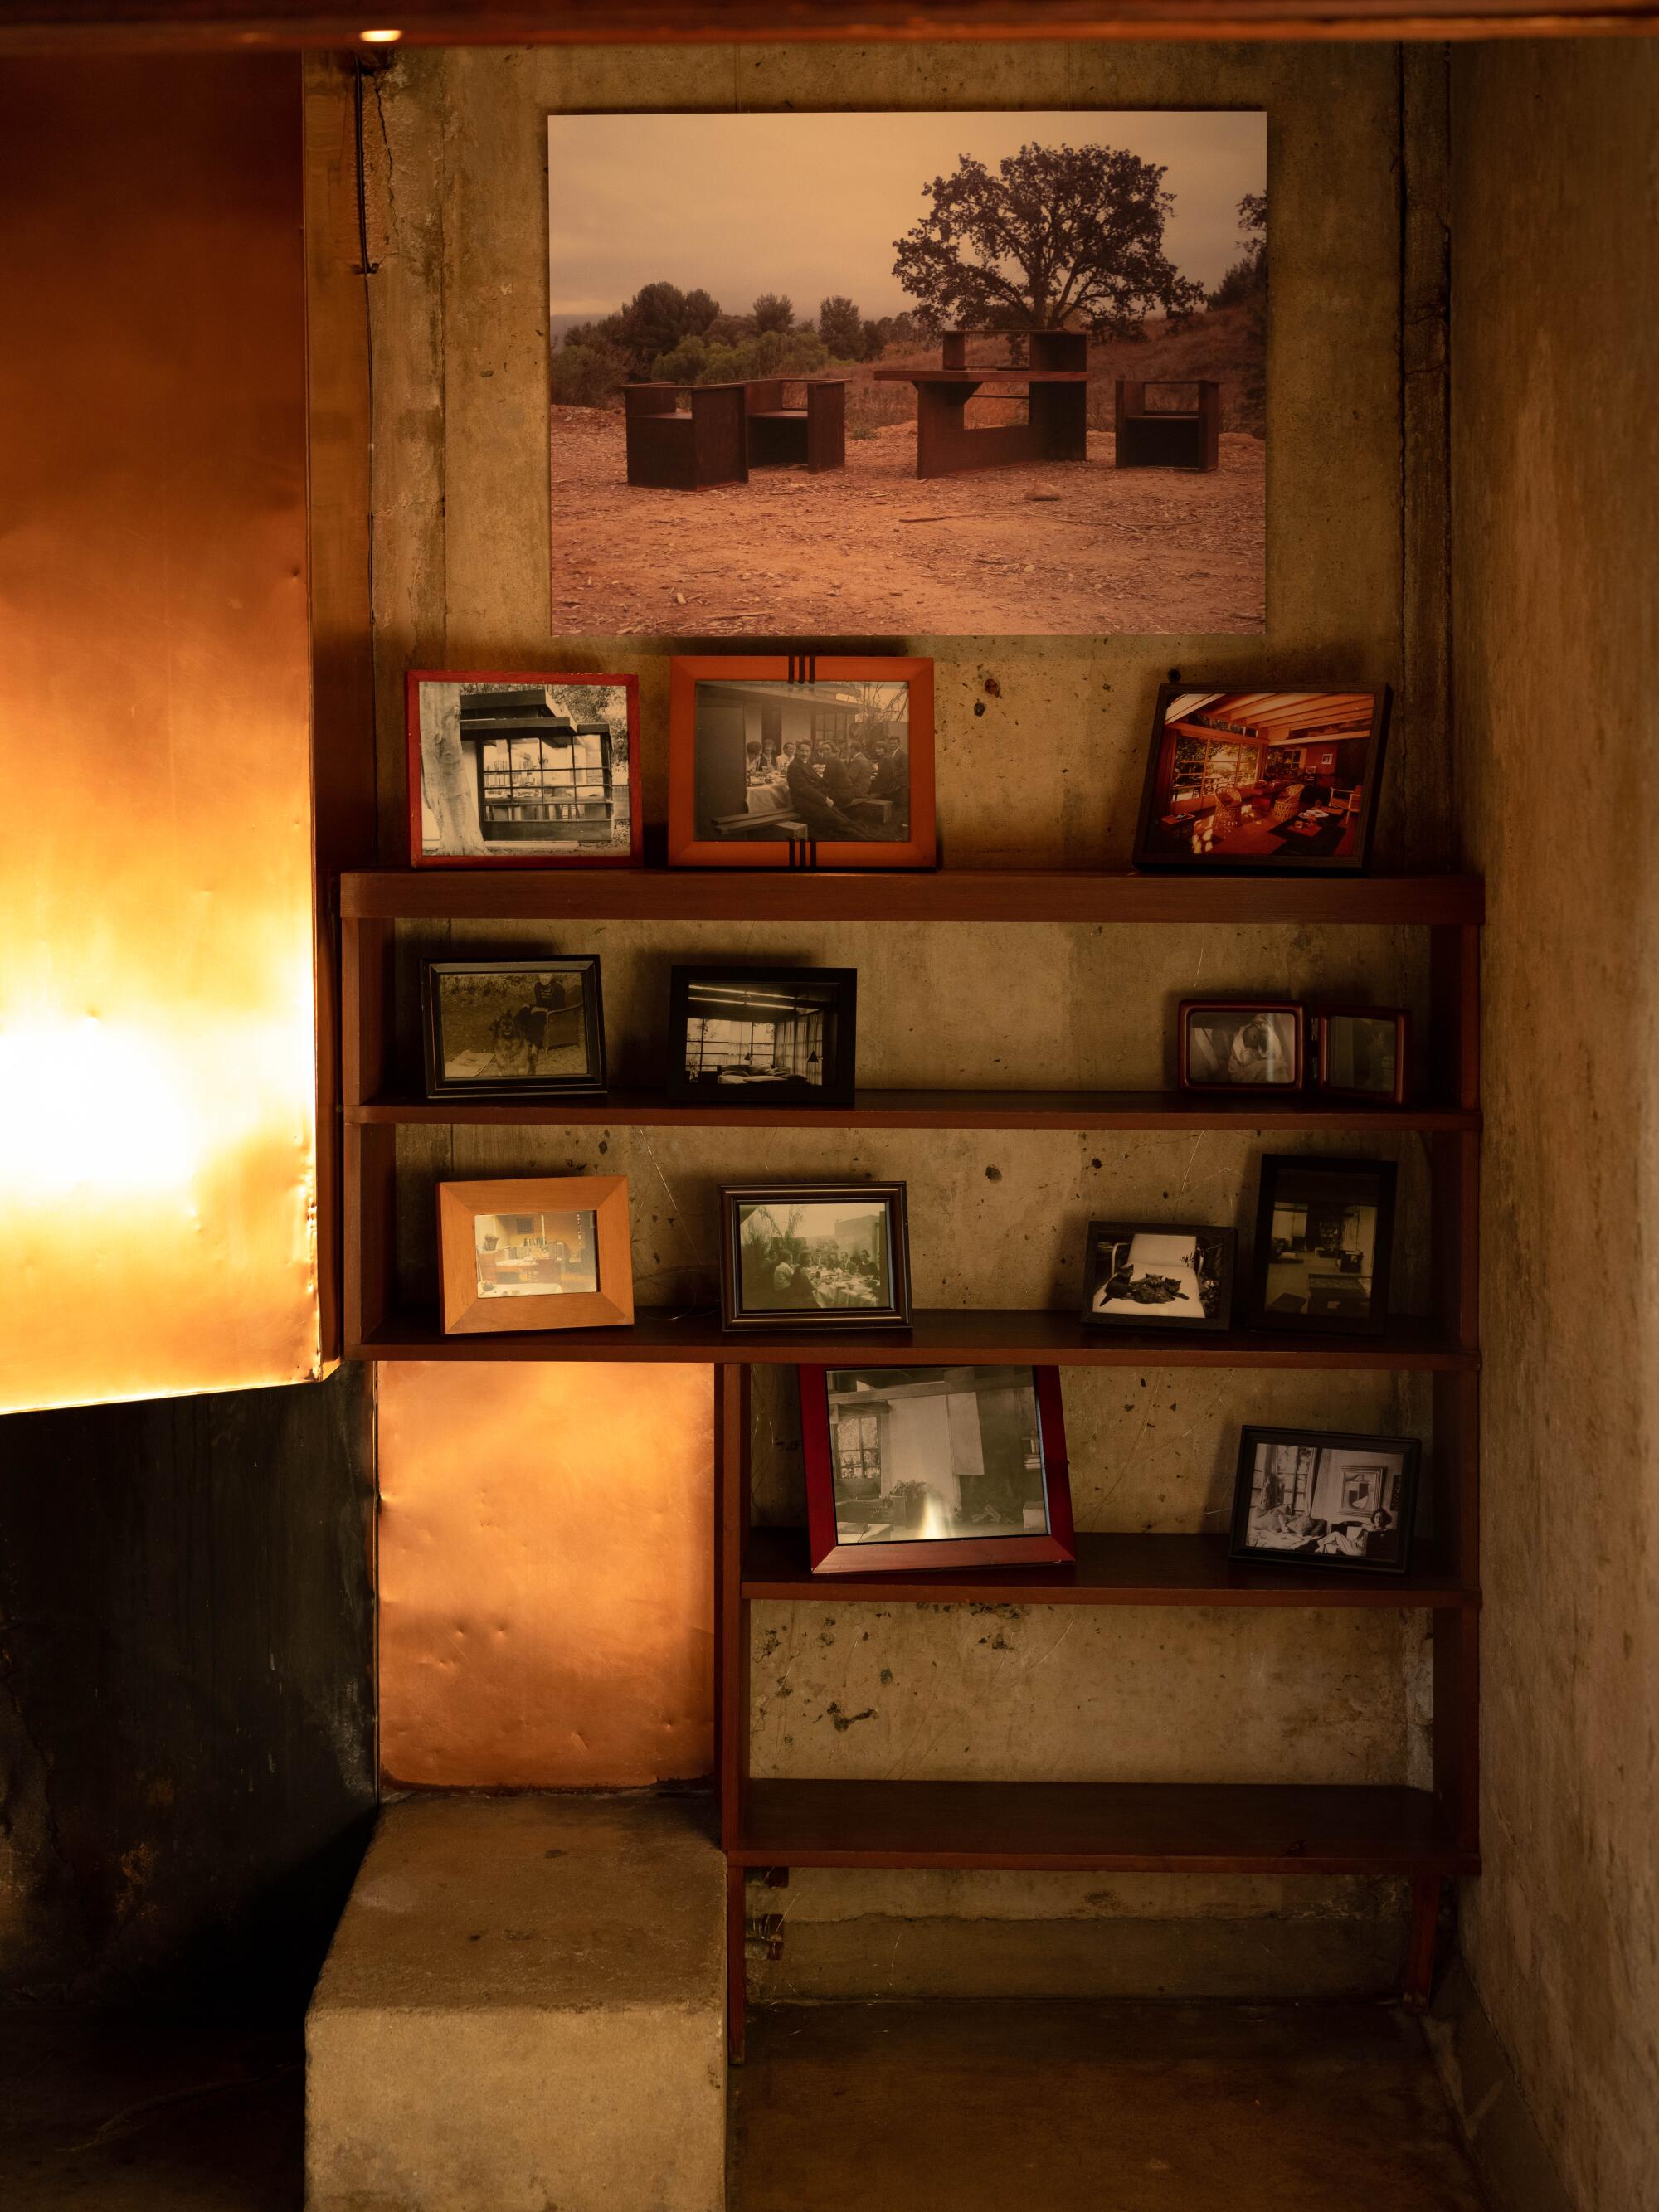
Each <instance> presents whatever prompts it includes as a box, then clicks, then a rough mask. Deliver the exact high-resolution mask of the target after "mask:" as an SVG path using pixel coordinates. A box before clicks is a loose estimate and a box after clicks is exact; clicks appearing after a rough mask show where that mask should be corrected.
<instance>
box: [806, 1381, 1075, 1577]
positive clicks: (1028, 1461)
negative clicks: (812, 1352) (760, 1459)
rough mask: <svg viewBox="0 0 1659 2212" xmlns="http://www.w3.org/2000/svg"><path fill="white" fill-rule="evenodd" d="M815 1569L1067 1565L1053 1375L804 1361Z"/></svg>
mask: <svg viewBox="0 0 1659 2212" xmlns="http://www.w3.org/2000/svg"><path fill="white" fill-rule="evenodd" d="M799 1381H800V1419H801V1441H802V1446H803V1449H804V1453H805V1462H806V1518H807V1533H808V1536H809V1539H810V1541H811V1554H812V1571H813V1573H814V1574H817V1575H855V1574H860V1573H863V1574H891V1573H892V1572H893V1571H895V1569H897V1570H898V1571H901V1572H905V1573H908V1572H910V1571H913V1570H919V1571H924V1572H925V1571H927V1570H928V1569H930V1568H939V1567H973V1566H991V1565H997V1566H1010V1565H1013V1566H1018V1565H1027V1566H1052V1565H1059V1564H1063V1563H1065V1562H1067V1561H1071V1560H1073V1559H1075V1558H1076V1556H1077V1543H1076V1539H1075V1538H1074V1536H1073V1533H1072V1493H1071V1489H1070V1486H1069V1484H1068V1482H1067V1480H1066V1424H1065V1420H1064V1418H1063V1416H1062V1413H1061V1410H1060V1370H1059V1369H1058V1368H1056V1367H803V1368H801V1369H799Z"/></svg>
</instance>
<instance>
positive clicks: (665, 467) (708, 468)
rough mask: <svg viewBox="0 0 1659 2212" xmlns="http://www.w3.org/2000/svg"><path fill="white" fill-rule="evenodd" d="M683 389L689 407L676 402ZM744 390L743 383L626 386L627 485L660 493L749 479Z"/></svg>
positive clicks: (624, 390) (624, 398)
mask: <svg viewBox="0 0 1659 2212" xmlns="http://www.w3.org/2000/svg"><path fill="white" fill-rule="evenodd" d="M682 391H684V392H686V393H687V396H688V398H689V400H690V405H689V406H685V407H682V406H681V405H680V404H679V401H680V394H681V392H682ZM744 392H745V386H743V385H741V384H694V385H691V386H682V385H678V384H625V385H624V386H623V420H624V422H625V423H626V425H627V437H628V481H629V483H631V484H642V485H648V486H650V487H651V488H653V489H656V490H660V491H698V490H701V489H702V487H703V486H704V485H705V484H722V483H748V481H749V441H748V434H747V426H746V422H745V420H744Z"/></svg>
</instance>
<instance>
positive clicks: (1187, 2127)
mask: <svg viewBox="0 0 1659 2212" xmlns="http://www.w3.org/2000/svg"><path fill="white" fill-rule="evenodd" d="M0 2081H3V2083H4V2085H5V2086H4V2089H3V2093H0V2205H4V2206H6V2207H7V2208H8V2212H10V2208H14V2207H15V2212H94V2208H95V2212H300V2207H301V2202H302V2198H303V2189H302V2185H301V2099H302V2094H303V2073H302V2070H301V2057H300V2051H299V2045H298V2039H297V2036H295V2035H290V2034H288V2033H280V2034H276V2033H250V2032H248V2031H246V2030H241V2031H233V2030H225V2031H215V2030H210V2029H204V2028H202V2027H177V2026H174V2025H171V2024H167V2023H162V2022H156V2021H142V2022H137V2023H135V2022H132V2021H119V2020H104V2021H90V2022H88V2021H83V2020H77V2019H70V2018H64V2017H60V2016H55V2015H41V2014H38V2013H32V2012H13V2013H9V2014H0ZM733 2082H734V2087H733V2100H732V2130H733V2132H732V2147H733V2161H732V2162H733V2166H734V2169H735V2174H736V2179H735V2182H734V2185H733V2189H732V2207H733V2212H843V2208H845V2212H854V2208H856V2212H886V2208H888V2207H892V2208H898V2207H901V2206H902V2207H903V2208H904V2212H992V2208H995V2212H1006V2207H1007V2206H1008V2205H1009V2204H1011V2203H1012V2204H1017V2205H1032V2206H1034V2207H1040V2208H1041V2212H1084V2208H1085V2207H1086V2208H1087V2212H1212V2208H1214V2212H1224V2208H1225V2212H1251V2208H1253V2207H1255V2206H1257V2205H1261V2206H1262V2207H1264V2208H1270V2212H1360V2208H1362V2207H1363V2208H1364V2212H1375V2208H1376V2207H1377V2206H1378V2205H1386V2206H1387V2207H1388V2208H1389V2212H1481V2206H1482V2203H1483V2200H1482V2198H1481V2197H1480V2191H1479V2190H1478V2189H1477V2187H1476V2185H1475V2183H1474V2179H1473V2176H1472V2175H1471V2173H1470V2171H1469V2168H1468V2163H1467V2161H1466V2160H1465V2159H1464V2157H1463V2154H1462V2150H1461V2149H1460V2148H1459V2146H1458V2143H1457V2141H1456V2139H1455V2136H1454V2135H1453V2132H1452V2129H1451V2124H1450V2120H1449V2116H1448V2114H1447V2112H1446V2108H1445V2106H1444V2103H1443V2100H1442V2097H1441V2094H1440V2088H1439V2084H1438V2081H1437V2078H1436V2075H1435V2073H1434V2070H1433V2068H1432V2067H1431V2064H1430V2063H1429V2060H1428V2058H1427V2057H1426V2055H1425V2051H1424V2048H1423V2045H1422V2042H1421V2039H1420V2037H1419V2033H1418V2030H1417V2027H1416V2026H1415V2024H1414V2023H1413V2022H1412V2021H1409V2020H1407V2019H1406V2018H1404V2017H1403V2016H1402V2015H1399V2014H1396V2013H1395V2012H1393V2011H1391V2010H1389V2009H1388V2008H1383V2007H1370V2006H1364V2005H1334V2004H1317V2005H1314V2004H1310V2005H1304V2006H1291V2005H1272V2006H1269V2005H1207V2004H1206V2005H1170V2004H1133V2003H1122V2002H1115V2003H1108V2004H1094V2003H1085V2002H1064V2003H1042V2002H994V2003H978V2004H958V2003H953V2004H951V2005H948V2006H946V2005H938V2004H935V2005H927V2004H914V2005H821V2006H781V2007H776V2008H772V2009H770V2010H760V2011H757V2013H756V2014H755V2015H754V2016H753V2019H752V2021H751V2024H750V2055H749V2060H748V2063H747V2064H746V2065H745V2066H744V2067H743V2068H742V2069H740V2070H739V2071H738V2072H737V2073H736V2074H735V2075H734V2076H733ZM433 2212H439V2208H434V2209H433ZM468 2212H476V2208H471V2207H469V2208H468ZM619 2212H625V2209H624V2208H619Z"/></svg>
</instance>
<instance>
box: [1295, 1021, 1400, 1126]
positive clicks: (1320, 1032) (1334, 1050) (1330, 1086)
mask: <svg viewBox="0 0 1659 2212" xmlns="http://www.w3.org/2000/svg"><path fill="white" fill-rule="evenodd" d="M1311 1018H1312V1021H1313V1025H1314V1035H1313V1082H1314V1088H1315V1090H1316V1091H1323V1092H1324V1093H1325V1095H1326V1097H1328V1098H1359V1099H1364V1100H1365V1101H1367V1102H1368V1103H1370V1105H1373V1106H1403V1105H1404V1104H1405V1103H1406V1099H1407V1095H1408V1093H1409V1091H1410V1087H1411V1051H1410V1048H1411V1026H1412V1024H1411V1016H1410V1015H1409V1014H1408V1013H1407V1012H1405V1010H1404V1008H1403V1007H1400V1006H1316V1007H1315V1008H1314V1009H1313V1011H1312V1016H1311Z"/></svg>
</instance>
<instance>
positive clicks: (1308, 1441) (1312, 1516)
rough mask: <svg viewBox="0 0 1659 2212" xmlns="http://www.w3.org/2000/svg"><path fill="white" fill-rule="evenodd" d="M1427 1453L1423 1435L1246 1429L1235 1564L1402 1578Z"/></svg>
mask: <svg viewBox="0 0 1659 2212" xmlns="http://www.w3.org/2000/svg"><path fill="white" fill-rule="evenodd" d="M1421 1456H1422V1447H1421V1445H1420V1444H1419V1443H1418V1441H1417V1439H1416V1437H1367V1436H1354V1435H1350V1434H1347V1433H1346V1432H1341V1431H1324V1430H1318V1429H1269V1428H1255V1427H1247V1428H1245V1429H1244V1430H1243V1431H1242V1433H1241V1435H1240V1437H1239V1445H1238V1478H1237V1484H1236V1486H1235V1488H1234V1491H1233V1526H1232V1544H1231V1553H1232V1556H1233V1558H1234V1559H1254V1560H1256V1561H1258V1562H1260V1563H1261V1565H1273V1566H1285V1565H1295V1566H1310V1567H1340V1568H1346V1569H1350V1570H1352V1569H1356V1568H1357V1569H1359V1570H1360V1571H1364V1572H1366V1573H1370V1574H1384V1575H1403V1574H1404V1573H1405V1572H1406V1571H1407V1567H1408V1566H1409V1565H1410V1561H1411V1545H1412V1528H1413V1522H1414V1521H1415V1518H1416V1512H1417V1480H1418V1468H1419V1461H1420V1459H1421Z"/></svg>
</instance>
